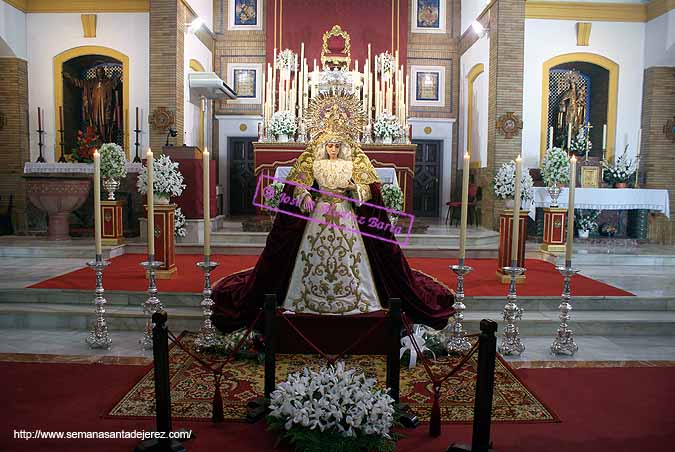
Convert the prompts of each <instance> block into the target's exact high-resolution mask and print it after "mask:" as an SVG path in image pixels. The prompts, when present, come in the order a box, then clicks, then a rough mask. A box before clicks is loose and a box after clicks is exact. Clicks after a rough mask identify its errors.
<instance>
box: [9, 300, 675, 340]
mask: <svg viewBox="0 0 675 452" xmlns="http://www.w3.org/2000/svg"><path fill="white" fill-rule="evenodd" d="M167 312H168V313H169V325H170V326H169V327H170V328H171V329H172V330H173V331H174V332H178V331H182V330H183V329H188V330H192V331H197V330H198V329H199V326H200V324H201V322H202V320H203V317H202V314H201V309H199V308H198V307H170V308H168V309H167ZM485 318H488V319H493V320H496V321H497V323H498V324H499V330H498V331H499V332H501V331H502V330H503V326H504V322H503V320H502V314H501V311H467V312H466V314H465V321H464V329H465V330H466V331H468V332H474V331H478V329H479V323H480V320H481V319H485ZM106 319H107V320H108V326H109V328H110V330H111V331H129V330H137V331H141V330H142V328H143V325H144V324H145V321H146V317H145V316H144V315H143V313H142V311H141V309H140V307H131V306H114V305H112V306H108V308H107V309H106ZM93 320H94V309H93V307H92V306H91V305H89V306H86V305H77V304H75V305H66V304H49V305H48V304H41V303H37V304H36V303H4V304H0V328H8V329H70V330H73V329H76V330H86V329H88V328H89V327H90V325H91V323H92V322H93ZM559 322H560V320H559V319H558V313H557V312H555V311H545V312H528V311H525V312H524V314H523V318H522V320H521V321H520V322H519V324H518V326H519V328H520V333H521V334H522V335H524V336H547V335H551V336H552V335H553V334H555V331H556V329H557V327H558V324H559ZM570 327H571V328H572V329H573V331H574V332H575V334H578V335H596V336H673V335H675V312H672V311H668V312H658V311H652V312H650V311H575V312H573V314H572V320H571V321H570Z"/></svg>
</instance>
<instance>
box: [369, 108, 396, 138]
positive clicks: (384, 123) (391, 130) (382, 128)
mask: <svg viewBox="0 0 675 452" xmlns="http://www.w3.org/2000/svg"><path fill="white" fill-rule="evenodd" d="M373 132H375V136H376V137H378V138H386V137H391V138H392V139H396V138H398V137H400V136H401V125H400V124H399V123H398V121H397V120H396V116H394V115H390V114H388V113H387V112H384V113H382V114H381V115H380V116H379V117H378V118H377V120H376V121H375V124H374V125H373Z"/></svg>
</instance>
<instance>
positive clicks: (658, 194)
mask: <svg viewBox="0 0 675 452" xmlns="http://www.w3.org/2000/svg"><path fill="white" fill-rule="evenodd" d="M567 198H568V193H567V188H563V189H561V190H560V196H559V197H558V205H559V206H560V207H561V208H567ZM550 205H551V197H550V196H549V194H548V190H547V189H546V187H534V202H533V203H532V205H531V206H530V213H529V215H530V217H531V218H534V212H535V208H537V207H550ZM574 207H575V208H576V209H593V210H632V209H645V210H651V211H656V212H661V213H662V214H664V215H665V216H667V217H668V218H670V199H669V196H668V190H656V189H648V188H577V189H576V190H575V191H574Z"/></svg>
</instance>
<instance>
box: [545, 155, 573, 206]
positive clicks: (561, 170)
mask: <svg viewBox="0 0 675 452" xmlns="http://www.w3.org/2000/svg"><path fill="white" fill-rule="evenodd" d="M541 175H542V178H543V179H544V183H545V184H546V186H547V187H548V193H549V195H551V207H558V196H559V195H560V186H559V185H565V184H567V183H568V182H569V181H570V161H569V158H568V157H567V152H565V151H563V150H562V149H561V148H551V149H549V150H548V151H546V156H545V157H544V161H543V162H542V165H541Z"/></svg>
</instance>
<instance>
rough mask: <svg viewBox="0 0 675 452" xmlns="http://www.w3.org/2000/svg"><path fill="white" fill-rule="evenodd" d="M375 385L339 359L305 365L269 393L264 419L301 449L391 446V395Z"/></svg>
mask: <svg viewBox="0 0 675 452" xmlns="http://www.w3.org/2000/svg"><path fill="white" fill-rule="evenodd" d="M375 384H376V381H375V379H374V378H366V376H365V375H364V374H363V373H360V374H357V373H356V369H349V370H345V365H344V363H343V362H338V363H337V365H336V366H332V365H331V366H328V367H323V368H321V369H320V370H319V371H318V372H315V371H313V370H309V369H307V368H305V369H304V370H303V372H302V373H293V374H290V375H289V376H288V380H287V381H285V382H283V383H281V384H279V385H278V386H277V389H276V390H274V392H272V394H271V397H270V406H269V408H270V413H269V415H268V416H267V423H268V424H269V426H270V429H271V430H276V431H279V432H281V438H282V439H286V440H289V441H290V443H291V444H292V445H293V447H294V448H295V450H297V451H301V452H309V451H312V452H314V451H322V450H326V451H328V450H330V451H331V452H348V451H361V450H363V451H386V452H390V451H393V450H394V448H395V447H396V436H395V435H391V434H390V429H391V428H392V425H393V423H394V400H393V399H392V398H391V397H390V396H389V395H388V394H387V393H386V392H385V391H382V390H378V389H376V388H375Z"/></svg>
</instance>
